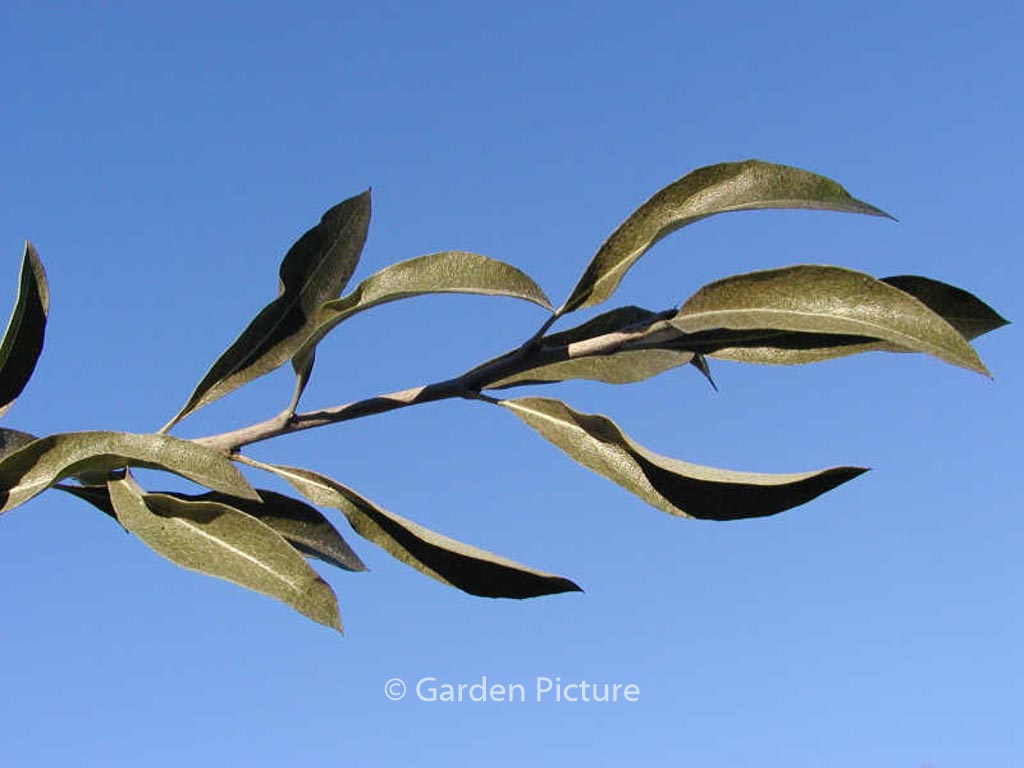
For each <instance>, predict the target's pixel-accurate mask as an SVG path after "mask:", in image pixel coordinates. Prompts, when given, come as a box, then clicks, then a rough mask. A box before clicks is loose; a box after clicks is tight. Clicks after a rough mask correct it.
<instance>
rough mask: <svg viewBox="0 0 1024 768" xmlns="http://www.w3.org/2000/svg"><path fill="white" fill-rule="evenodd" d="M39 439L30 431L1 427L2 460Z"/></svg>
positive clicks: (0, 450) (0, 451)
mask: <svg viewBox="0 0 1024 768" xmlns="http://www.w3.org/2000/svg"><path fill="white" fill-rule="evenodd" d="M38 439H39V438H38V437H36V436H35V435H30V434H29V433H28V432H21V431H19V430H17V429H4V428H3V427H0V461H2V460H3V459H6V458H7V457H8V456H9V455H10V454H12V453H14V452H15V451H19V450H21V449H22V448H24V447H25V446H26V445H28V444H29V443H31V442H32V441H34V440H38Z"/></svg>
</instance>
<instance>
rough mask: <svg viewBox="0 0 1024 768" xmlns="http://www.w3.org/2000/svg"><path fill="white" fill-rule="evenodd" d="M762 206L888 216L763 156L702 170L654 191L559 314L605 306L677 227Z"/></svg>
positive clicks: (590, 268)
mask: <svg viewBox="0 0 1024 768" xmlns="http://www.w3.org/2000/svg"><path fill="white" fill-rule="evenodd" d="M762 208H807V209H814V210H827V211H843V212H846V213H866V214H870V215H872V216H888V214H887V213H885V212H884V211H881V210H879V209H878V208H875V207H874V206H872V205H868V204H867V203H864V202H861V201H860V200H857V199H855V198H853V197H851V196H850V194H849V193H848V192H847V191H846V190H845V189H843V188H842V187H841V186H840V185H839V184H837V183H836V182H834V181H832V180H831V179H827V178H825V177H824V176H819V175H817V174H815V173H810V172H809V171H804V170H801V169H799V168H792V167H789V166H785V165H776V164H774V163H765V162H762V161H760V160H745V161H743V162H737V163H720V164H718V165H711V166H707V167H705V168H699V169H698V170H696V171H693V172H692V173H689V174H687V175H686V176H684V177H683V178H681V179H679V180H677V181H675V182H673V183H671V184H669V185H668V186H667V187H665V188H664V189H662V190H660V191H658V192H657V193H655V195H654V196H653V197H651V199H650V200H648V201H647V202H646V203H644V204H643V205H641V206H640V207H639V208H638V209H637V210H636V211H634V212H633V213H632V214H631V215H630V216H629V218H627V219H626V220H625V221H624V222H623V223H622V224H621V225H619V227H618V228H617V229H616V230H615V231H614V232H612V234H611V235H610V236H609V237H608V239H607V240H606V241H605V242H604V244H603V245H602V246H601V247H600V249H599V250H598V252H597V254H596V255H595V256H594V258H593V259H592V260H591V262H590V264H589V265H588V266H587V269H586V271H585V272H584V273H583V276H582V277H581V278H580V280H579V282H578V283H577V284H576V287H575V288H574V289H573V291H572V293H571V294H570V295H569V298H568V299H566V301H565V304H563V305H562V307H561V308H559V310H558V312H557V314H559V315H562V314H565V313H566V312H572V311H574V310H577V309H582V308H584V307H590V306H593V305H595V304H600V303H601V302H602V301H604V300H605V299H607V298H608V297H609V296H611V294H612V292H613V291H614V290H615V288H616V287H617V286H618V284H619V282H620V281H621V280H622V277H623V275H625V274H626V271H627V270H628V269H629V268H630V267H632V266H633V264H635V263H636V261H637V259H639V258H640V257H641V256H643V255H644V253H646V252H647V251H648V250H649V249H650V248H651V246H653V245H654V244H655V243H656V242H658V241H659V240H661V239H662V238H663V237H665V236H666V235H669V234H671V233H672V232H675V231H676V230H677V229H680V228H681V227H685V226H686V225H688V224H692V223H694V222H695V221H700V220H701V219H705V218H707V217H708V216H713V215H715V214H719V213H726V212H729V211H744V210H754V209H762ZM890 218H891V217H890Z"/></svg>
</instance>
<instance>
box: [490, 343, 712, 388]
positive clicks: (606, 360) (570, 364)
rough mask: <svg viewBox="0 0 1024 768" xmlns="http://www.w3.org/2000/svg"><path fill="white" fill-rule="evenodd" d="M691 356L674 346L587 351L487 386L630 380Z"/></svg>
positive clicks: (686, 359) (685, 360)
mask: <svg viewBox="0 0 1024 768" xmlns="http://www.w3.org/2000/svg"><path fill="white" fill-rule="evenodd" d="M693 359H694V356H693V353H692V352H681V351H678V350H674V349H637V350H621V351H618V352H614V353H612V354H610V355H590V356H588V357H580V358H577V359H574V360H563V361H561V362H557V363H550V364H548V365H542V366H539V367H537V368H531V369H529V370H526V371H522V372H521V373H516V374H513V375H512V376H506V377H505V378H504V379H499V380H498V381H496V382H494V383H493V384H489V385H488V386H487V389H506V388H508V387H518V386H524V385H527V384H547V383H551V382H556V381H569V380H571V379H586V380H589V381H601V382H604V383H606V384H633V383H635V382H638V381H643V380H644V379H649V378H651V377H652V376H657V375H658V374H659V373H664V372H665V371H668V370H671V369H672V368H677V367H679V366H680V365H685V364H686V363H689V362H691V361H692V360H693Z"/></svg>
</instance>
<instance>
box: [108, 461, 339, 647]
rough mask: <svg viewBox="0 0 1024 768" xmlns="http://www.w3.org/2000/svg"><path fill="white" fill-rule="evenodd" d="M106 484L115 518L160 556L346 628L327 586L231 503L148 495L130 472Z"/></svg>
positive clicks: (286, 546) (276, 537)
mask: <svg viewBox="0 0 1024 768" xmlns="http://www.w3.org/2000/svg"><path fill="white" fill-rule="evenodd" d="M109 488H110V499H111V502H112V503H113V506H114V509H115V511H116V513H117V519H118V520H119V521H120V522H121V524H122V525H123V526H124V527H125V528H126V529H127V530H128V531H130V532H131V533H134V534H135V535H136V536H138V537H139V538H140V539H142V541H143V543H145V544H146V546H148V547H149V548H150V549H152V550H153V551H154V552H156V553H157V554H159V555H161V556H162V557H164V558H166V559H168V560H170V561H171V562H172V563H174V564H175V565H179V566H181V567H182V568H187V569H188V570H191V571H198V572H199V573H204V574H207V575H209V576H216V577H217V578H221V579H225V580H227V581H230V582H233V583H235V584H238V585H240V586H242V587H245V588H246V589H251V590H254V591H256V592H260V593H261V594H264V595H269V596H270V597H274V598H276V599H278V600H280V601H282V602H284V603H286V604H287V605H289V606H291V607H292V608H294V609H295V610H297V611H298V612H299V613H302V614H303V615H305V616H308V617H309V618H311V619H313V620H314V621H317V622H319V623H321V624H325V625H326V626H328V627H331V628H333V629H337V630H338V631H341V619H340V617H339V615H338V602H337V599H336V598H335V596H334V592H333V591H332V590H331V588H330V586H329V585H328V584H327V582H325V581H324V580H323V579H321V578H320V576H318V575H317V573H316V571H314V570H313V569H312V568H310V567H309V565H308V564H307V563H306V561H305V560H304V559H303V558H302V555H300V554H299V553H298V552H297V551H295V549H293V548H292V546H291V545H290V544H288V542H287V541H285V540H284V539H283V538H282V537H281V536H280V535H278V534H277V533H276V532H275V531H274V530H273V529H272V528H270V527H269V526H267V525H264V524H263V523H262V522H260V521H259V520H256V519H255V518H253V517H251V516H250V515H247V514H246V513H244V512H241V511H239V510H237V509H234V508H233V507H231V506H228V505H227V504H222V503H218V502H213V501H186V500H184V499H180V498H176V497H174V496H168V495H165V494H159V493H143V492H142V490H141V489H140V488H139V487H138V485H136V484H135V481H134V480H132V479H131V478H130V477H129V478H125V479H123V480H116V481H113V482H111V483H110V484H109Z"/></svg>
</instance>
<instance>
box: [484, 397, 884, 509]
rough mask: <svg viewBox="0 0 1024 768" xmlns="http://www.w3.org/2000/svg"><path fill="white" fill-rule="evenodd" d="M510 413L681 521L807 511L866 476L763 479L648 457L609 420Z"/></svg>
mask: <svg viewBox="0 0 1024 768" xmlns="http://www.w3.org/2000/svg"><path fill="white" fill-rule="evenodd" d="M500 404H501V405H502V406H504V407H505V408H507V409H508V410H510V411H511V412H512V413H514V414H515V415H516V416H518V417H519V418H520V419H522V420H523V421H524V422H525V423H526V424H527V425H529V426H530V427H532V428H533V429H534V430H536V431H537V432H538V433H539V434H540V435H541V436H542V437H544V438H546V439H547V440H549V441H550V442H551V443H553V444H554V445H555V446H557V447H558V448H560V449H561V450H562V451H564V452H565V453H566V454H567V455H568V456H569V458H571V459H573V460H574V461H576V462H577V463H579V464H582V465H583V466H584V467H586V468H587V469H590V470H592V471H594V472H596V473H597V474H599V475H602V476H604V477H606V478H608V479H609V480H611V481H612V482H614V483H616V484H618V485H620V486H622V487H623V488H625V489H626V490H627V491H630V492H631V493H634V494H636V495H637V496H639V497H640V498H641V499H643V500H644V501H646V502H647V503H648V504H650V505H651V506H653V507H656V508H658V509H660V510H661V511H663V512H667V513H668V514H670V515H676V516H679V517H693V518H699V519H702V520H739V519H743V518H748V517H763V516H765V515H774V514H775V513H777V512H782V511H783V510H786V509H790V508H792V507H795V506H798V505H800V504H804V503H806V502H808V501H810V500H811V499H813V498H815V497H817V496H820V495H821V494H823V493H825V492H826V491H830V490H832V489H833V488H835V487H836V486H838V485H841V484H842V483H845V482H846V481H847V480H852V479H853V478H854V477H857V475H860V474H861V473H863V472H865V471H866V470H865V469H864V468H863V467H832V468H830V469H823V470H818V471H816V472H801V473H793V474H762V473H754V472H733V471H730V470H724V469H714V468H712V467H703V466H699V465H697V464H688V463H686V462H683V461H679V460H677V459H672V458H669V457H667V456H661V455H659V454H657V453H654V452H652V451H649V450H647V449H646V448H644V447H642V446H640V445H637V444H636V443H634V442H633V441H632V440H630V439H629V437H627V436H626V435H625V434H623V432H622V431H621V430H620V429H619V427H618V426H617V425H616V424H615V423H614V422H613V421H611V420H610V419H607V418H605V417H604V416H600V415H597V414H589V413H579V412H577V411H574V410H573V409H572V408H570V407H569V406H567V405H566V404H565V403H562V402H560V401H558V400H551V399H548V398H543V397H522V398H517V399H512V400H502V401H501V402H500Z"/></svg>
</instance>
